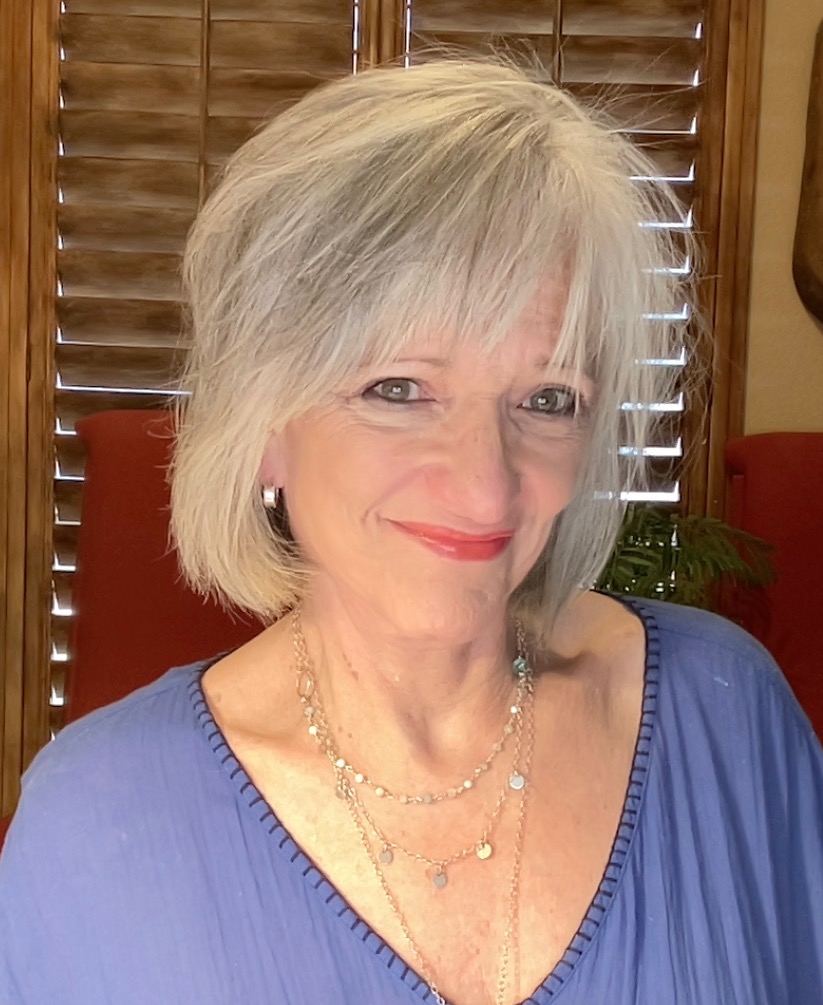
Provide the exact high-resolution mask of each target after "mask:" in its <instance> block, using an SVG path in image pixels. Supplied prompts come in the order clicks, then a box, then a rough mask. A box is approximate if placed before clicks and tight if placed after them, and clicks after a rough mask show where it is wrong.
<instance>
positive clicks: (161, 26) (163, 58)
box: [60, 14, 201, 66]
mask: <svg viewBox="0 0 823 1005" xmlns="http://www.w3.org/2000/svg"><path fill="white" fill-rule="evenodd" d="M60 42H61V45H62V47H63V52H64V55H65V58H66V59H69V60H74V59H82V60H86V61H90V62H94V63H143V64H149V65H151V64H158V65H172V66H197V65H198V64H199V62H200V44H201V40H200V22H199V19H197V18H192V19H188V18H179V17H177V18H173V17H110V16H108V15H104V14H65V15H63V17H62V18H61V34H60Z"/></svg>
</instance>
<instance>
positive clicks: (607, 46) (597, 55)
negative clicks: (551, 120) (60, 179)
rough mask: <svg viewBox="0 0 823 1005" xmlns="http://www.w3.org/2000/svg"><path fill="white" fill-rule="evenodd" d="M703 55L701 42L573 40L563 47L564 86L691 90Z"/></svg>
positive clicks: (649, 39)
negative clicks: (671, 86) (645, 86)
mask: <svg viewBox="0 0 823 1005" xmlns="http://www.w3.org/2000/svg"><path fill="white" fill-rule="evenodd" d="M701 54H702V43H701V42H700V40H698V39H669V38H618V37H593V36H572V37H569V38H566V39H565V40H564V43H563V73H562V83H563V84H566V83H567V82H568V83H576V84H579V83H593V82H596V83H606V84H610V83H615V84H646V83H648V84H678V85H682V86H689V85H691V84H692V82H693V79H694V74H695V70H696V69H697V68H698V67H699V66H700V58H701Z"/></svg>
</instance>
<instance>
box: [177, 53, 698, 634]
mask: <svg viewBox="0 0 823 1005" xmlns="http://www.w3.org/2000/svg"><path fill="white" fill-rule="evenodd" d="M654 175H655V170H654V168H653V167H652V165H651V164H650V162H649V160H648V158H647V157H646V156H645V155H644V154H643V153H642V152H641V151H639V150H638V149H637V148H636V147H635V146H633V145H632V144H630V143H629V142H627V141H626V140H625V139H624V138H623V137H621V136H620V135H619V133H618V131H617V130H616V129H615V128H614V127H613V126H610V125H604V124H603V123H602V122H597V121H595V119H594V118H593V117H592V114H591V113H587V112H585V111H583V110H582V109H581V107H580V106H579V105H578V104H577V103H576V102H575V101H574V100H572V98H570V97H569V96H568V95H567V94H565V93H564V92H562V91H561V90H559V89H557V88H555V87H552V86H549V85H547V84H545V83H543V82H541V81H539V80H537V79H536V76H535V75H534V74H530V73H529V72H528V71H525V70H522V69H517V68H515V67H513V66H511V65H507V64H504V63H502V62H500V61H497V60H495V61H489V60H477V59H462V60H455V59H446V60H435V61H433V62H429V63H426V64H423V65H421V66H417V67H415V68H413V69H410V70H406V69H402V68H392V69H378V70H370V71H367V72H365V73H360V74H357V75H356V76H352V77H348V78H346V79H343V80H339V81H335V82H334V83H331V84H327V85H325V86H323V87H320V88H318V89H317V90H315V91H313V92H312V93H311V94H309V95H308V96H307V97H306V98H304V99H303V100H302V101H300V102H299V103H298V104H296V105H294V106H293V107H292V108H291V109H289V110H288V111H286V112H285V113H283V114H281V115H280V116H278V117H277V118H276V119H274V120H273V121H272V122H271V123H270V124H269V125H268V126H266V127H265V128H264V129H263V130H262V131H261V132H260V133H258V134H257V135H256V136H255V137H254V138H253V139H251V140H250V141H249V142H248V143H246V144H245V145H244V146H243V147H242V148H241V149H240V150H238V151H237V153H236V154H235V155H234V156H233V157H232V158H231V160H230V161H229V163H228V165H227V167H226V170H225V172H224V174H223V176H222V180H221V181H220V183H219V185H218V187H217V188H216V190H215V191H214V193H213V194H212V196H211V197H210V199H209V200H208V201H207V203H206V204H205V206H204V208H203V210H202V211H201V213H200V215H199V217H198V219H197V221H196V222H195V224H194V227H193V229H192V232H191V235H190V238H189V242H188V247H187V251H186V256H185V262H184V281H185V286H186V290H187V294H188V302H189V304H190V310H191V328H192V345H191V350H190V353H189V357H188V364H187V367H186V370H185V374H184V377H183V387H184V389H185V390H186V391H188V392H189V398H188V401H187V402H186V404H185V407H184V410H183V414H182V417H181V424H180V429H179V438H178V444H177V451H176V457H175V462H174V468H173V478H172V500H173V507H172V526H173V534H174V538H175V540H176V544H177V547H178V549H179V554H180V558H181V563H182V567H183V569H184V571H185V573H186V575H187V577H188V578H189V580H190V582H191V583H192V584H193V585H194V587H195V588H197V589H199V590H201V591H203V592H212V593H215V594H217V595H218V596H219V597H221V598H222V599H223V600H224V601H226V602H228V603H229V604H233V605H238V606H240V607H242V608H246V609H248V610H251V611H254V612H255V613H257V614H258V615H261V616H263V617H264V618H270V617H276V616H277V615H278V614H280V613H281V612H282V611H283V610H284V609H286V608H287V607H289V606H290V605H292V604H294V603H295V602H296V601H297V600H299V598H300V597H301V595H302V594H303V592H304V591H305V589H306V584H307V575H308V572H307V569H306V568H305V567H304V564H303V562H302V561H301V557H300V553H299V549H298V548H297V546H296V545H295V543H294V541H293V540H292V539H291V538H290V534H289V532H288V526H287V523H286V522H281V523H280V524H279V525H276V526H273V525H272V523H271V522H270V521H269V520H268V518H267V514H266V511H265V510H264V508H263V506H262V502H261V495H260V484H259V469H260V464H261V459H262V456H263V452H264V449H265V446H266V443H267V441H268V439H269V437H270V436H271V434H272V432H275V431H278V430H281V429H282V428H283V427H284V426H285V425H286V423H287V422H289V421H290V420H291V419H293V418H295V417H297V416H299V415H301V414H302V413H304V412H306V411H307V410H308V409H309V408H311V407H313V406H314V405H316V404H318V403H319V402H320V401H322V400H324V399H325V398H326V397H327V396H328V395H329V393H330V391H334V390H335V389H337V388H339V387H340V386H341V385H343V384H344V383H345V382H346V381H347V379H350V378H351V376H352V374H353V373H354V372H355V371H356V370H357V369H358V368H359V367H360V366H362V365H363V363H364V361H366V360H368V361H378V360H388V359H390V358H391V357H393V356H395V355H396V354H397V353H398V351H399V350H400V349H401V347H402V346H403V344H404V343H405V342H406V341H407V340H409V339H411V338H413V337H414V336H415V335H416V334H420V333H421V332H429V333H430V332H431V331H432V330H438V331H443V330H446V331H450V332H454V337H455V338H456V339H470V340H474V341H475V342H476V343H477V344H478V346H479V347H481V348H482V347H489V346H492V345H494V344H496V343H497V342H498V341H499V340H500V339H501V338H503V337H504V336H505V334H506V333H507V332H508V331H509V330H510V329H511V327H512V325H513V323H514V321H515V320H516V319H517V318H518V317H519V315H520V314H521V312H522V311H523V309H524V307H525V306H526V304H528V303H529V301H530V300H531V299H532V298H533V296H534V295H535V292H536V289H537V287H538V285H539V284H540V282H541V280H544V279H545V278H546V277H547V276H552V275H558V274H560V273H562V274H564V275H566V276H567V277H568V282H569V294H568V303H567V308H566V311H565V316H564V319H563V324H562V331H561V334H560V338H559V343H558V347H557V353H556V357H557V361H558V362H560V363H561V364H562V365H564V366H570V367H573V368H576V369H577V370H578V371H580V372H582V371H585V372H586V373H587V374H588V375H590V376H593V378H594V380H595V382H596V386H597V394H596V401H595V408H594V414H593V416H592V419H591V436H590V446H589V449H588V453H587V458H586V461H585V464H584V466H583V470H582V473H581V475H580V478H579V482H578V485H577V489H576V493H575V496H574V499H573V500H572V502H571V503H570V504H569V506H568V507H567V508H566V509H565V511H564V512H563V513H562V514H561V515H560V517H559V518H558V519H557V521H556V523H555V528H554V531H553V533H552V536H551V540H550V541H549V544H548V545H547V548H546V550H545V552H544V554H543V555H542V556H541V558H540V560H539V561H538V563H537V565H536V566H535V568H534V569H533V570H532V571H531V573H530V574H529V576H528V577H527V580H526V582H525V583H524V584H522V585H521V587H520V588H519V589H518V591H517V593H516V594H515V597H514V598H513V601H514V603H515V604H516V605H517V608H518V610H519V611H520V613H521V615H527V616H528V615H529V614H530V613H532V614H533V613H534V612H536V611H543V612H545V611H547V610H549V611H553V612H554V611H556V610H557V609H559V607H560V606H561V605H562V604H563V603H564V602H565V600H566V599H567V598H568V597H569V596H570V595H571V594H572V592H573V591H574V590H575V589H576V588H578V587H579V586H581V585H586V584H591V583H592V582H593V581H594V579H595V578H596V576H597V574H598V573H599V571H600V570H601V569H602V567H603V565H604V564H605V562H606V560H607V558H608V556H609V554H610V552H611V550H612V548H613V545H614V541H615V537H616V533H617V530H618V528H619V522H620V518H621V514H622V503H621V493H623V492H625V491H626V490H627V489H629V488H631V487H637V486H640V485H642V484H643V481H644V464H643V460H642V457H641V456H640V452H639V451H635V452H626V451H622V452H621V451H620V450H619V449H618V448H619V447H620V446H621V445H632V446H634V447H638V448H639V447H642V446H643V445H644V444H645V443H647V442H648V438H649V435H650V413H649V411H648V409H644V408H637V407H635V408H623V407H621V406H622V405H623V403H624V402H629V403H633V404H635V405H639V404H642V403H649V402H653V401H660V400H663V399H664V398H665V396H666V395H668V394H669V393H670V390H671V387H670V384H671V376H670V374H669V373H668V371H667V369H666V368H665V367H660V366H648V365H646V363H645V361H646V360H649V359H661V358H665V357H666V355H667V354H668V355H670V354H671V346H672V325H671V324H670V323H668V322H667V321H666V320H665V319H666V318H667V317H668V316H671V315H672V314H674V313H676V312H677V311H678V310H679V308H680V306H681V304H682V302H683V298H684V291H683V290H682V288H680V285H679V280H680V277H678V276H676V275H675V273H674V272H673V270H672V269H671V268H669V267H670V266H671V265H672V264H673V263H674V261H675V259H676V258H677V257H678V254H677V252H676V249H675V248H674V247H673V245H672V239H671V237H670V235H669V232H668V231H667V230H666V229H665V228H660V227H650V226H647V224H648V223H649V222H651V221H653V220H656V219H660V218H661V217H665V218H667V219H669V220H671V219H673V218H674V219H680V218H681V217H682V207H681V206H680V204H679V203H678V201H677V199H676V198H675V196H674V195H673V194H672V193H671V191H670V190H669V189H668V188H667V187H666V186H665V185H662V184H659V183H652V182H650V181H649V180H648V179H650V178H652V177H653V176H654ZM681 254H682V252H681Z"/></svg>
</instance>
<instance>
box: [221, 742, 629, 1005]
mask: <svg viewBox="0 0 823 1005" xmlns="http://www.w3.org/2000/svg"><path fill="white" fill-rule="evenodd" d="M235 743H236V744H239V747H240V748H241V749H240V750H238V754H239V755H240V756H241V760H244V763H245V764H246V767H247V769H248V770H249V771H250V773H251V774H252V776H253V777H254V779H255V782H256V784H257V786H258V787H259V788H260V790H261V792H262V793H263V795H264V796H265V797H266V798H267V800H268V801H269V803H270V804H271V805H273V806H274V807H275V809H276V811H277V814H278V816H279V818H280V819H281V820H282V822H283V823H284V824H285V826H286V828H287V830H288V832H289V833H290V834H291V835H292V837H293V838H294V839H295V841H296V842H297V844H298V845H299V846H300V847H301V848H302V849H303V850H305V851H306V852H307V854H308V855H309V856H310V857H311V859H312V861H313V862H315V863H316V865H317V866H318V868H319V869H320V870H321V872H322V873H323V874H324V875H325V876H326V877H327V878H328V880H329V881H330V883H331V884H332V886H333V888H334V889H335V890H336V891H339V893H340V894H341V895H342V897H343V898H344V899H345V901H346V902H347V903H348V904H349V905H350V906H351V908H352V909H353V910H354V912H355V913H356V915H357V916H359V917H360V918H361V919H362V920H363V921H364V922H365V923H366V925H368V926H369V927H370V928H371V929H372V930H373V931H374V932H375V933H377V934H378V936H379V937H381V938H382V939H384V940H385V942H386V943H387V944H388V945H389V946H390V947H391V948H392V949H393V950H394V951H395V952H397V953H398V954H399V955H400V956H401V957H403V958H404V959H405V960H406V962H407V963H408V964H409V965H410V966H411V967H413V968H414V969H415V970H416V971H417V972H418V973H420V974H421V975H422V976H423V977H424V978H425V979H426V981H427V982H428V983H433V984H435V985H436V986H437V988H438V990H439V991H440V992H441V993H442V994H443V995H444V997H446V998H447V999H448V1001H450V1002H453V1003H456V1005H485V1003H488V1005H494V1003H495V1002H497V1001H499V1000H500V992H499V990H498V988H499V986H500V983H501V981H502V983H503V985H504V986H505V988H506V992H505V996H504V998H503V1000H504V1001H506V1002H507V1003H510V1002H514V1001H520V1000H522V999H523V998H525V997H527V996H528V994H530V993H531V992H532V991H533V990H534V988H535V987H537V986H538V985H539V984H540V983H541V982H542V981H543V980H544V979H545V978H546V976H547V975H548V974H549V973H550V971H551V970H552V969H553V967H554V966H555V964H556V963H557V962H558V960H559V959H560V958H561V957H562V956H563V954H564V952H565V951H566V949H567V947H568V946H569V944H570V942H571V941H572V940H573V938H574V936H575V933H576V932H577V930H578V928H579V927H580V925H581V922H582V921H583V919H584V917H585V916H586V912H587V909H588V907H589V905H590V903H591V901H592V898H593V897H594V896H595V894H596V893H597V890H598V887H599V885H600V882H601V879H602V877H603V874H604V871H605V870H606V867H607V865H608V863H609V858H610V855H611V852H612V844H613V841H614V837H615V833H616V830H617V828H618V824H619V821H620V818H621V814H622V810H623V797H624V794H625V788H626V779H627V777H628V774H629V770H630V765H631V758H632V749H633V748H632V744H631V743H628V744H624V745H623V748H622V749H620V750H616V751H612V756H611V757H610V758H607V759H606V760H605V761H604V760H603V758H602V752H601V750H600V749H599V745H598V743H596V742H591V741H590V742H588V743H587V744H586V745H585V747H586V751H585V753H584V751H583V750H582V749H581V748H578V747H577V746H575V745H568V744H565V745H563V744H560V745H558V746H554V745H552V746H550V747H549V748H548V749H546V750H544V751H540V752H538V754H537V756H536V758H535V763H534V768H533V772H532V778H531V780H530V785H529V791H528V794H527V798H526V801H525V804H524V810H523V811H522V812H521V802H520V800H519V799H512V800H511V801H510V803H507V805H506V806H505V807H504V811H503V813H502V814H501V816H500V820H499V825H498V826H497V827H496V829H495V832H494V838H493V841H492V842H491V844H492V845H493V853H492V854H491V855H490V856H489V857H488V858H487V859H480V858H479V857H478V856H477V855H476V854H474V853H470V854H468V855H466V856H465V857H464V858H463V859H461V860H459V861H458V862H456V863H453V864H450V865H448V867H447V869H446V872H447V876H448V882H447V883H446V885H445V886H444V887H442V888H439V887H437V886H435V885H434V883H433V882H432V873H433V871H434V870H433V868H432V866H431V864H430V863H427V862H426V861H422V860H421V859H420V858H413V857H411V856H408V855H403V854H398V853H395V854H394V856H393V860H392V861H391V863H390V864H384V863H382V862H381V861H380V860H379V858H378V857H377V856H376V854H375V852H376V851H378V850H379V842H375V841H374V840H373V837H374V836H373V835H372V834H370V833H368V829H367V828H365V827H358V823H357V820H356V815H355V814H353V813H352V808H351V806H350V805H349V804H348V803H347V801H346V800H343V799H339V798H336V797H335V796H334V794H333V793H334V790H333V786H332V782H331V772H330V771H327V772H325V773H324V772H320V773H314V772H304V771H300V770H297V769H295V768H294V766H287V765H285V764H284V763H283V762H280V761H277V760H276V759H275V760H272V759H270V758H267V757H266V756H265V753H264V752H262V751H260V750H259V749H251V748H249V749H246V750H245V751H244V750H243V749H242V748H243V743H242V739H239V740H236V741H235ZM560 747H564V750H563V752H562V753H561V752H560ZM473 805H476V804H471V803H469V802H466V803H465V805H459V806H455V807H448V808H447V810H448V811H449V812H446V813H443V812H439V811H438V810H436V809H433V811H432V812H431V813H430V814H429V815H428V816H425V815H419V816H418V818H417V820H416V821H415V822H414V824H413V825H411V826H405V825H404V821H403V819H402V814H398V815H397V816H395V818H394V819H391V821H390V826H389V825H388V824H387V821H386V820H385V818H381V823H383V824H387V829H388V830H389V831H390V832H391V834H392V835H393V836H399V838H400V840H401V841H402V842H403V844H404V846H405V847H406V849H407V850H409V851H412V852H416V853H419V855H420V856H423V857H428V858H431V859H438V858H441V857H442V858H446V857H447V856H448V855H449V854H451V853H452V852H453V851H454V850H455V849H457V850H460V849H464V848H465V849H471V847H472V844H473V843H475V842H476V840H477V838H478V837H479V834H478V822H477V819H478V817H477V815H476V814H475V813H473V812H472V806H473ZM521 827H522V841H521V842H520V844H519V845H518V828H521ZM364 832H365V833H364ZM369 845H371V847H372V852H371V854H370V852H369V848H368V846H369ZM518 849H519V850H518Z"/></svg>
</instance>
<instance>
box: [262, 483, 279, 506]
mask: <svg viewBox="0 0 823 1005" xmlns="http://www.w3.org/2000/svg"><path fill="white" fill-rule="evenodd" d="M279 502H280V489H278V488H277V487H276V486H274V485H264V486H263V505H264V506H265V507H266V509H277V504H278V503H279Z"/></svg>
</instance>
